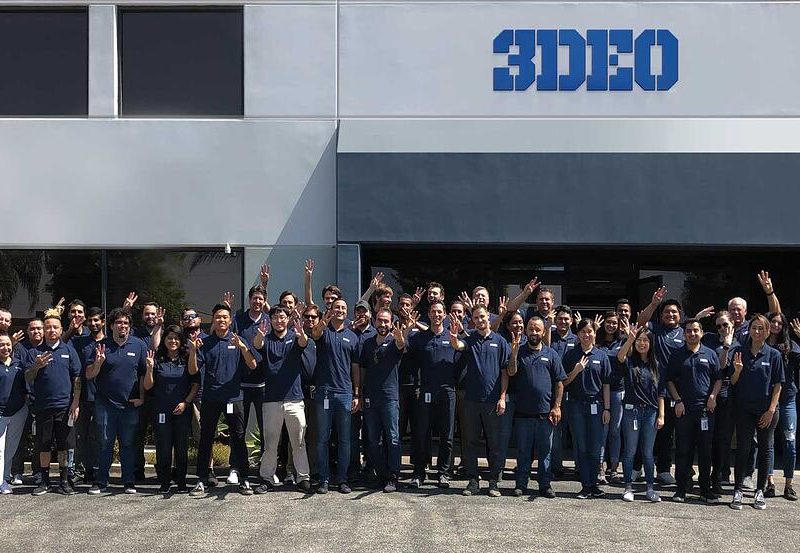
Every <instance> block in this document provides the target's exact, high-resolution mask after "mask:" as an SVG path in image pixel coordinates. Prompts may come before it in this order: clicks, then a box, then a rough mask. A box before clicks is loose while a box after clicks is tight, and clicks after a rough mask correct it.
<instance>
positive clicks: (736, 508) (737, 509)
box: [729, 504, 742, 511]
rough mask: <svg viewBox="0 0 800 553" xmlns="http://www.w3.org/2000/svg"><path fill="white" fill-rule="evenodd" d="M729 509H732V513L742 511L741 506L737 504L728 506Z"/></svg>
mask: <svg viewBox="0 0 800 553" xmlns="http://www.w3.org/2000/svg"><path fill="white" fill-rule="evenodd" d="M729 507H730V508H731V509H733V510H734V511H741V510H742V505H741V504H739V505H729Z"/></svg>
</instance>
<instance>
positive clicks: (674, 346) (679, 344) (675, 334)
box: [650, 321, 686, 367]
mask: <svg viewBox="0 0 800 553" xmlns="http://www.w3.org/2000/svg"><path fill="white" fill-rule="evenodd" d="M650 329H651V330H652V332H653V339H654V340H655V352H656V361H658V366H659V367H667V366H668V365H669V359H670V357H671V356H672V354H673V353H675V352H676V351H678V350H679V349H682V348H683V345H684V344H685V343H686V340H685V338H684V334H683V328H682V327H680V326H676V327H675V328H666V327H665V326H664V325H663V324H662V323H661V322H660V321H653V322H652V323H650Z"/></svg>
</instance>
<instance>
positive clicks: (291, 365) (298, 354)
mask: <svg viewBox="0 0 800 553" xmlns="http://www.w3.org/2000/svg"><path fill="white" fill-rule="evenodd" d="M308 342H309V343H313V341H312V340H309V341H308ZM304 349H306V348H302V347H300V344H298V343H297V334H295V332H294V330H289V331H287V332H286V335H284V336H283V338H279V337H278V336H277V335H276V334H275V332H274V331H272V332H270V333H269V334H267V335H266V336H265V337H264V345H263V346H262V348H261V349H260V350H259V353H260V354H261V362H260V363H259V365H260V366H262V370H263V374H264V377H265V382H266V385H265V387H264V401H298V400H301V399H303V388H302V386H301V383H302V376H303V373H306V374H307V372H308V371H307V370H306V365H305V363H304V362H303V353H304Z"/></svg>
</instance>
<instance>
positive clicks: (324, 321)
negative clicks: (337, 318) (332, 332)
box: [311, 309, 333, 340]
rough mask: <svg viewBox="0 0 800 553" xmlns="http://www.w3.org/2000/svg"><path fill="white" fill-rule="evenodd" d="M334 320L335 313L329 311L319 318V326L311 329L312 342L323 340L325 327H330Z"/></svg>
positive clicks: (316, 325)
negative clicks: (329, 324)
mask: <svg viewBox="0 0 800 553" xmlns="http://www.w3.org/2000/svg"><path fill="white" fill-rule="evenodd" d="M332 318H333V311H332V310H330V309H328V310H327V311H326V312H325V313H323V314H322V317H320V318H319V320H318V321H317V324H315V325H314V326H313V327H312V328H311V339H312V340H319V339H320V338H322V333H323V332H325V327H326V326H328V323H330V322H331V319H332Z"/></svg>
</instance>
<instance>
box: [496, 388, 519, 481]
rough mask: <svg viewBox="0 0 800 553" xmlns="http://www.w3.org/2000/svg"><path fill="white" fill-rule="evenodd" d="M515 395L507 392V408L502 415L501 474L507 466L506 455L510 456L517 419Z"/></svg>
mask: <svg viewBox="0 0 800 553" xmlns="http://www.w3.org/2000/svg"><path fill="white" fill-rule="evenodd" d="M516 405H517V404H516V402H515V401H514V396H513V395H512V394H506V410H505V412H504V413H503V416H502V417H500V474H501V475H502V474H503V470H505V468H506V457H507V456H508V445H509V442H511V434H512V432H513V429H514V425H515V424H516V421H514V408H515V406H516Z"/></svg>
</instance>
